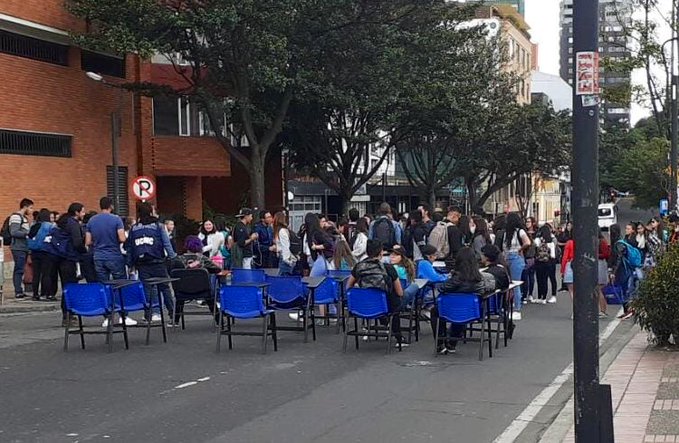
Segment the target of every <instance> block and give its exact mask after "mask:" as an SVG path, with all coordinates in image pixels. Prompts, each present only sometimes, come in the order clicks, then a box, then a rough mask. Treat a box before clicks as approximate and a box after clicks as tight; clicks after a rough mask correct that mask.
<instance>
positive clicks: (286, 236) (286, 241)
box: [276, 228, 297, 266]
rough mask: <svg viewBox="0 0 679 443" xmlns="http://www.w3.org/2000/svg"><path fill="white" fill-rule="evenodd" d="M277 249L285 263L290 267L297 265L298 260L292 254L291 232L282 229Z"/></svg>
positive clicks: (277, 240) (279, 233)
mask: <svg viewBox="0 0 679 443" xmlns="http://www.w3.org/2000/svg"><path fill="white" fill-rule="evenodd" d="M276 249H277V250H278V256H279V257H280V259H281V260H283V262H285V263H286V264H288V265H290V266H294V265H295V263H297V258H296V257H295V256H294V255H292V252H290V231H288V230H287V229H286V228H281V230H280V231H278V238H277V239H276Z"/></svg>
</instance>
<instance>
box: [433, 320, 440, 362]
mask: <svg viewBox="0 0 679 443" xmlns="http://www.w3.org/2000/svg"><path fill="white" fill-rule="evenodd" d="M440 321H441V319H440V318H437V319H436V321H435V322H434V355H436V356H438V355H439V322H440Z"/></svg>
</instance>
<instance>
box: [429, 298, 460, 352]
mask: <svg viewBox="0 0 679 443" xmlns="http://www.w3.org/2000/svg"><path fill="white" fill-rule="evenodd" d="M438 320H439V310H438V308H437V307H436V305H434V307H433V308H432V310H431V319H430V321H431V332H432V334H436V323H437V322H438V337H439V338H438V343H436V346H437V347H440V345H439V343H441V344H443V343H444V342H445V343H446V344H447V345H450V346H451V347H452V348H455V346H456V345H457V341H458V340H459V339H460V338H462V335H463V334H464V331H465V329H466V327H467V325H460V324H451V325H450V328H449V330H448V331H446V322H445V321H443V320H442V321H438Z"/></svg>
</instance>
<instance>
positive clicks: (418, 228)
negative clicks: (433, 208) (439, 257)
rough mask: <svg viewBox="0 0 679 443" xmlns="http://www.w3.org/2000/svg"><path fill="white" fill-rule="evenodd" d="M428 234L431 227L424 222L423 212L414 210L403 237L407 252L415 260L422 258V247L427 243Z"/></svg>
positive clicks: (404, 247)
mask: <svg viewBox="0 0 679 443" xmlns="http://www.w3.org/2000/svg"><path fill="white" fill-rule="evenodd" d="M428 235H429V229H428V228H427V226H426V225H425V224H424V220H423V219H422V214H421V213H420V212H419V211H415V212H413V213H412V215H411V216H410V218H409V219H408V222H407V226H406V229H405V231H404V232H403V237H402V239H401V241H402V242H403V243H402V245H403V249H404V250H405V254H406V255H407V256H408V257H411V258H412V259H413V260H415V261H417V260H422V251H421V249H422V247H423V246H424V245H426V244H427V236H428Z"/></svg>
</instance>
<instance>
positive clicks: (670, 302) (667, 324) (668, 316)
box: [632, 246, 679, 346]
mask: <svg viewBox="0 0 679 443" xmlns="http://www.w3.org/2000/svg"><path fill="white" fill-rule="evenodd" d="M678 281H679V248H678V247H676V246H673V247H671V248H670V249H669V251H667V252H666V253H665V254H664V255H663V257H662V259H661V260H660V262H659V263H658V265H657V266H656V267H655V269H653V270H652V271H651V272H650V273H649V274H648V275H647V276H646V278H645V279H644V280H643V281H642V282H641V285H640V287H639V296H638V297H637V298H636V299H635V300H634V301H633V302H632V307H633V309H634V310H635V312H636V314H637V317H636V321H637V323H639V325H640V326H641V327H642V328H643V329H645V330H647V331H649V332H652V333H653V334H654V336H655V337H654V340H655V342H656V343H657V344H658V345H660V346H664V345H667V344H669V339H670V336H671V335H673V336H674V340H675V342H676V341H677V340H679V285H677V282H678Z"/></svg>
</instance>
